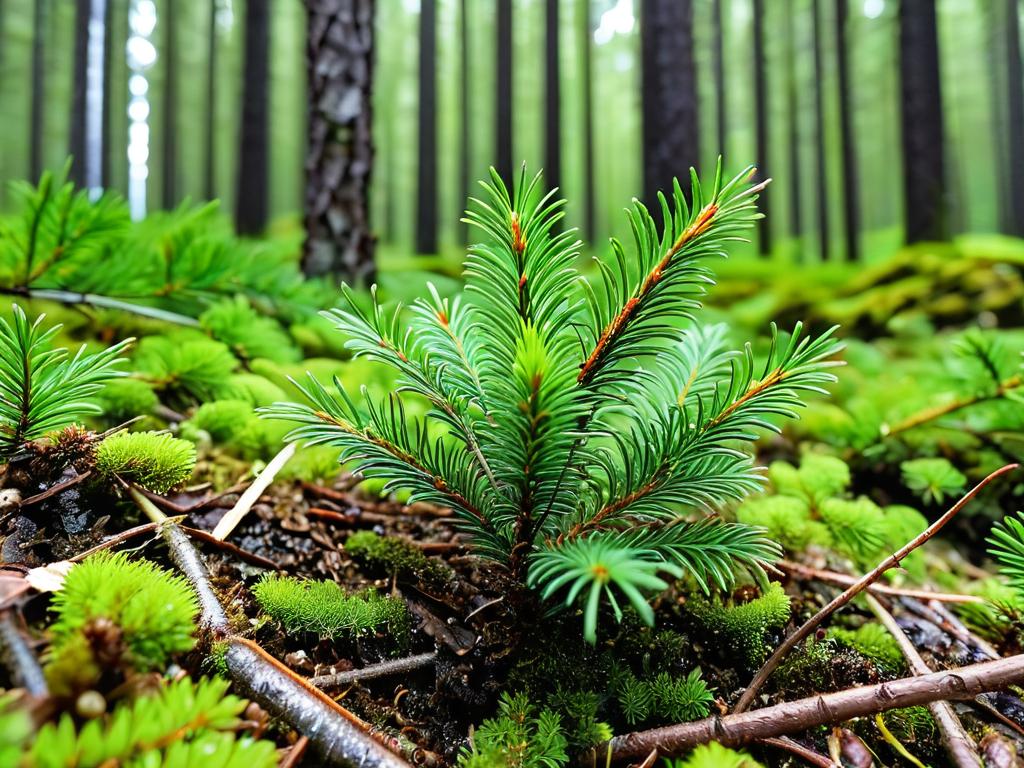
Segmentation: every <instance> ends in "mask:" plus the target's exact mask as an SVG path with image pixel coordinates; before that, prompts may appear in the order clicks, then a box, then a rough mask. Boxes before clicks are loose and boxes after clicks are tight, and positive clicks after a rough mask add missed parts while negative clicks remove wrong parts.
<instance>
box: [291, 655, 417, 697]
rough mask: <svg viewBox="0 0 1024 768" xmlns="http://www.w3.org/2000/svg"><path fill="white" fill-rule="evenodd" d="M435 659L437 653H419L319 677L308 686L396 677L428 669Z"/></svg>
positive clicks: (346, 683) (318, 686)
mask: <svg viewBox="0 0 1024 768" xmlns="http://www.w3.org/2000/svg"><path fill="white" fill-rule="evenodd" d="M436 659H437V652H436V651H430V652H429V653H421V654H419V655H417V656H407V657H406V658H404V659H394V660H392V661H382V662H381V663H380V664H374V665H373V666H370V667H363V668H362V669H351V670H349V671H347V672H338V673H337V674H334V675H320V676H319V677H313V678H310V680H309V684H310V685H312V686H314V687H316V688H341V687H343V686H346V685H352V684H353V683H358V682H360V681H362V680H373V679H375V678H378V677H387V676H388V675H398V674H401V673H403V672H413V671H415V670H417V669H422V668H423V667H429V666H430V665H431V664H433V663H434V661H435V660H436Z"/></svg>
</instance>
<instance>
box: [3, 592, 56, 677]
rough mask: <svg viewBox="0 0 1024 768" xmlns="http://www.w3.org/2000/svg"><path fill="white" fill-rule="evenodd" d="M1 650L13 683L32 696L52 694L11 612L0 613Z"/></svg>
mask: <svg viewBox="0 0 1024 768" xmlns="http://www.w3.org/2000/svg"><path fill="white" fill-rule="evenodd" d="M0 650H4V651H5V653H4V654H3V658H4V661H5V663H6V666H7V668H8V670H9V671H10V673H11V681H12V682H13V683H14V684H15V685H18V686H20V687H22V688H24V689H25V690H26V691H28V693H29V694H31V695H32V696H40V697H41V696H46V695H48V694H49V693H50V689H49V687H48V686H47V685H46V676H45V675H44V674H43V670H42V667H40V666H39V661H38V660H37V659H36V655H35V654H34V653H32V649H31V648H29V647H28V643H26V642H25V636H24V635H23V634H22V632H21V628H20V627H18V625H17V624H16V623H15V621H14V618H13V615H12V613H11V611H0Z"/></svg>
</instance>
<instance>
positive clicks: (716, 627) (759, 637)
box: [687, 582, 790, 667]
mask: <svg viewBox="0 0 1024 768" xmlns="http://www.w3.org/2000/svg"><path fill="white" fill-rule="evenodd" d="M687 608H688V609H689V611H690V614H691V615H692V616H693V617H694V619H696V621H697V622H698V623H699V624H700V625H701V626H702V627H703V628H704V629H705V630H706V631H708V632H710V633H711V634H712V635H715V636H721V637H722V638H723V639H724V640H725V643H726V645H727V647H728V648H729V649H730V650H732V651H734V652H736V653H739V654H740V655H741V656H742V657H743V659H744V660H745V661H746V662H747V664H748V665H749V666H751V667H757V666H759V665H760V664H761V663H763V662H764V660H765V658H767V656H768V652H769V650H770V643H769V634H770V633H771V632H775V631H778V630H780V629H782V627H784V626H785V625H786V622H788V621H789V611H790V604H789V595H787V594H786V592H785V590H783V588H782V586H781V585H780V584H777V583H775V582H772V583H771V584H770V585H769V586H768V589H767V590H765V592H764V593H763V594H762V595H761V596H760V597H755V598H754V599H753V600H750V601H749V602H746V603H742V604H740V605H729V606H727V605H723V604H722V602H721V601H719V600H717V599H716V600H713V601H708V600H703V599H701V598H697V599H694V600H691V601H690V602H689V603H688V604H687Z"/></svg>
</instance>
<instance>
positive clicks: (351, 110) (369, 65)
mask: <svg viewBox="0 0 1024 768" xmlns="http://www.w3.org/2000/svg"><path fill="white" fill-rule="evenodd" d="M306 9H307V11H308V24H309V26H308V36H307V42H306V64H307V82H308V87H309V120H308V130H309V138H308V146H307V154H306V209H305V219H306V242H305V246H304V248H303V256H302V268H303V271H305V273H306V274H307V275H325V274H334V275H340V276H344V277H347V278H349V279H350V280H365V281H366V282H372V281H373V280H374V277H375V271H374V262H373V251H374V239H373V234H372V232H371V231H370V198H369V194H370V172H371V170H372V168H373V138H372V134H371V126H372V112H371V103H372V102H371V94H372V85H373V9H374V3H373V0H306ZM339 9H340V11H339Z"/></svg>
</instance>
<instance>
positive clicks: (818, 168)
mask: <svg viewBox="0 0 1024 768" xmlns="http://www.w3.org/2000/svg"><path fill="white" fill-rule="evenodd" d="M813 2H814V7H813V8H812V11H813V23H814V28H813V37H814V41H813V42H814V49H813V50H814V154H815V164H814V165H815V185H814V186H815V193H816V194H815V202H816V204H817V213H818V242H819V246H820V247H821V258H822V259H827V258H828V255H829V244H830V242H829V241H830V237H831V236H830V233H829V226H828V183H827V174H826V171H827V169H826V165H825V99H824V96H823V94H822V81H823V79H824V77H825V67H824V66H823V65H822V60H821V46H822V42H823V41H822V31H823V25H822V22H821V2H822V0H813Z"/></svg>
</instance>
